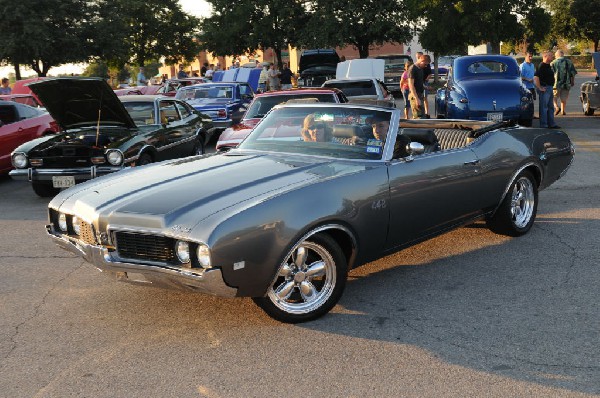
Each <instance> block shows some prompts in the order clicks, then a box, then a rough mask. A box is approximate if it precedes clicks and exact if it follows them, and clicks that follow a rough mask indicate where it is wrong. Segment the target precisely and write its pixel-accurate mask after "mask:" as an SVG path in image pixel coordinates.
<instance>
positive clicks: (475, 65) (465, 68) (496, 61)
mask: <svg viewBox="0 0 600 398" xmlns="http://www.w3.org/2000/svg"><path fill="white" fill-rule="evenodd" d="M453 74H454V79H455V80H456V81H460V80H463V79H473V78H476V79H481V78H486V79H506V78H509V79H512V78H518V77H519V76H520V71H519V65H518V64H517V61H515V59H514V58H512V57H509V56H496V57H493V58H492V57H490V56H487V57H486V56H481V57H477V56H467V57H461V58H458V59H456V60H455V61H454V70H453Z"/></svg>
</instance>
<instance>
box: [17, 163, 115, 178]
mask: <svg viewBox="0 0 600 398" xmlns="http://www.w3.org/2000/svg"><path fill="white" fill-rule="evenodd" d="M119 170H123V167H121V166H115V167H113V166H101V167H97V166H92V167H77V168H72V169H35V168H33V167H30V168H28V169H15V170H11V171H10V173H8V174H9V175H10V176H11V177H12V178H13V179H15V180H23V181H52V177H54V176H73V177H75V181H86V180H91V179H93V178H96V177H100V176H103V175H107V174H111V173H115V172H117V171H119Z"/></svg>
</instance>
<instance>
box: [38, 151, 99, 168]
mask: <svg viewBox="0 0 600 398" xmlns="http://www.w3.org/2000/svg"><path fill="white" fill-rule="evenodd" d="M93 156H103V153H102V151H98V150H94V149H93V148H89V147H86V146H56V147H54V148H49V149H48V150H46V151H44V152H41V153H34V152H32V153H31V154H30V157H31V158H36V159H43V160H44V163H43V165H42V166H41V167H40V168H63V167H89V166H91V165H92V162H91V160H90V158H91V157H93Z"/></svg>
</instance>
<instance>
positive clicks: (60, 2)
mask: <svg viewBox="0 0 600 398" xmlns="http://www.w3.org/2000/svg"><path fill="white" fill-rule="evenodd" d="M0 8H1V9H3V10H5V11H6V12H5V13H4V14H3V15H2V18H0V31H1V32H2V46H0V61H1V62H2V63H5V64H12V65H15V72H16V75H17V78H18V79H20V72H19V69H18V66H19V65H27V66H29V67H31V68H32V69H33V70H34V71H35V72H36V73H37V74H38V75H39V76H46V74H47V73H48V70H50V68H51V67H53V66H58V65H61V64H64V63H68V62H80V61H85V60H86V59H87V56H86V53H85V49H84V48H85V47H84V44H83V43H85V42H86V38H85V37H84V32H85V29H84V26H85V24H86V21H87V19H86V18H87V16H88V14H89V4H88V2H87V1H85V0H43V1H42V0H19V1H14V0H0Z"/></svg>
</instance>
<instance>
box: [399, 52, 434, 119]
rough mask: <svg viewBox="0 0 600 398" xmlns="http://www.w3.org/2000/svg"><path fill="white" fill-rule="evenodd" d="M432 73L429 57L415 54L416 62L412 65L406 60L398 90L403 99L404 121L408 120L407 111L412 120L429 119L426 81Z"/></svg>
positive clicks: (419, 53)
mask: <svg viewBox="0 0 600 398" xmlns="http://www.w3.org/2000/svg"><path fill="white" fill-rule="evenodd" d="M432 73H433V71H432V69H431V57H430V56H429V55H428V54H424V53H422V52H417V62H415V63H414V64H413V63H412V61H410V60H407V61H406V62H405V63H404V73H403V74H402V77H401V78H400V90H401V91H402V97H403V98H404V118H405V119H408V116H409V115H408V111H409V109H410V111H411V112H412V117H413V119H425V118H429V102H428V101H427V94H428V92H429V87H428V86H427V81H428V80H429V78H430V77H431V74H432Z"/></svg>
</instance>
